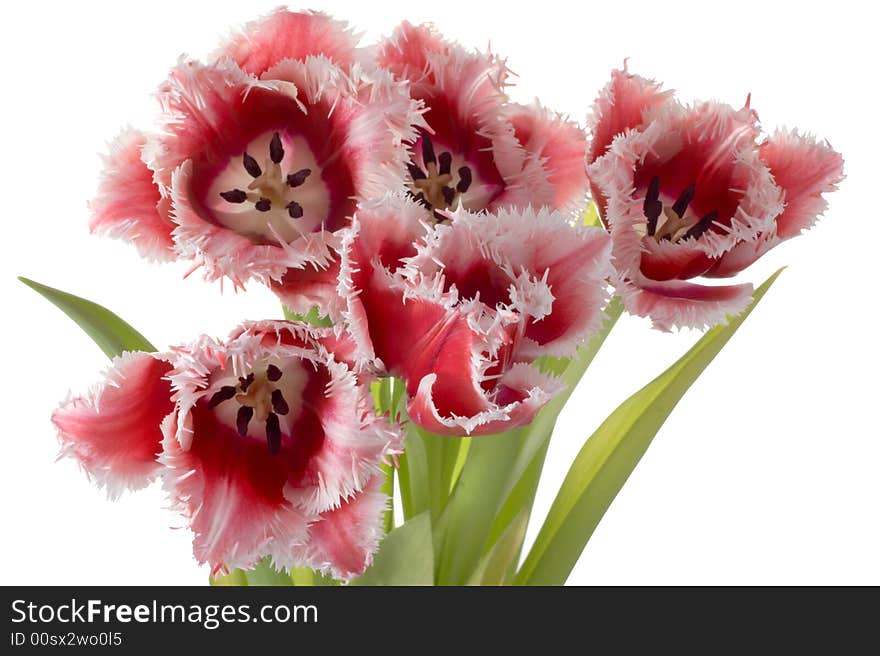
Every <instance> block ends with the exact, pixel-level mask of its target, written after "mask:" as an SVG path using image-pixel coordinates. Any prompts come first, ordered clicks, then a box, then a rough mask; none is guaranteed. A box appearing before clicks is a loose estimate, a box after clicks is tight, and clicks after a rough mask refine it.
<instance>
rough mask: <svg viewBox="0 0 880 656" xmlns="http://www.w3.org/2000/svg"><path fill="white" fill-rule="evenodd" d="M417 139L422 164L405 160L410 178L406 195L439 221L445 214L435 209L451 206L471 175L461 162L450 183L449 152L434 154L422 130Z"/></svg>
mask: <svg viewBox="0 0 880 656" xmlns="http://www.w3.org/2000/svg"><path fill="white" fill-rule="evenodd" d="M421 141H422V143H421V151H422V166H421V167H420V166H419V165H418V164H416V163H415V162H414V161H411V162H410V163H409V164H407V169H408V170H409V175H410V178H411V182H410V187H411V189H410V191H409V195H410V196H411V197H412V198H413V200H415V201H416V202H417V203H420V204H421V205H424V206H425V208H426V209H428V210H431V211H432V213H433V215H434V218H436V219H437V220H439V221H442V220H444V219H445V217H444V216H443V215H442V214H440V213H439V212H440V211H442V210H447V209H451V208H454V207H455V205H456V202H457V200H458V197H459V196H460V195H461V194H464V193H465V192H466V191H467V190H468V189H469V188H470V186H471V183H472V182H473V175H472V173H471V169H470V167H468V166H461V167H459V168H458V171H457V173H458V182H457V183H454V176H453V175H452V153H450V152H449V151H443V152H442V153H440V154H439V155H437V154H436V152H435V150H434V142H433V141H431V138H430V137H429V136H428V135H427V134H425V133H423V134H422V137H421ZM423 167H424V168H423ZM453 184H454V186H453Z"/></svg>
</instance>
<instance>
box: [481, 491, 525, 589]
mask: <svg viewBox="0 0 880 656" xmlns="http://www.w3.org/2000/svg"><path fill="white" fill-rule="evenodd" d="M529 510H530V509H529V508H523V509H522V510H521V511H520V513H519V515H517V516H516V517H515V518H514V519H513V521H512V522H510V524H509V525H508V526H507V528H506V529H504V532H503V533H502V534H501V535H500V536H499V538H498V539H497V540H496V541H495V544H494V545H492V548H491V549H489V551H488V552H487V553H486V555H485V556H483V560H481V561H480V565H479V566H478V567H477V569H476V571H475V572H474V573H473V575H472V576H471V578H470V580H469V581H468V583H467V584H468V585H482V586H486V585H509V584H510V579H511V578H512V573H513V571H514V570H515V569H516V561H517V558H519V553H520V550H521V549H522V543H523V540H525V537H526V528H527V527H528V525H529Z"/></svg>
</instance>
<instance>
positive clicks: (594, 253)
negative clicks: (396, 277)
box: [405, 208, 612, 360]
mask: <svg viewBox="0 0 880 656" xmlns="http://www.w3.org/2000/svg"><path fill="white" fill-rule="evenodd" d="M451 217H452V218H451V223H450V225H444V226H438V227H437V228H436V229H435V231H434V233H433V234H432V236H431V238H430V239H428V240H427V241H426V242H425V245H424V246H422V247H420V249H419V253H418V255H417V256H416V257H413V258H411V259H410V260H408V262H407V266H406V269H405V275H406V276H407V277H408V278H409V279H410V280H411V281H412V282H413V283H414V284H419V281H420V280H422V279H436V281H437V284H438V285H439V286H440V289H442V290H443V291H444V292H445V293H449V294H452V295H453V297H454V298H456V299H458V298H460V299H462V300H463V301H478V302H479V303H481V304H482V305H484V306H486V308H487V309H488V310H490V311H494V312H497V313H498V314H499V316H502V317H503V316H507V315H511V314H513V315H516V316H521V317H522V318H523V319H522V321H523V327H522V330H523V336H524V339H523V340H522V341H521V342H520V343H519V344H518V346H517V348H516V349H515V351H514V352H513V358H514V359H525V360H530V359H533V358H536V357H538V356H540V355H554V356H559V357H570V356H572V355H573V354H574V352H575V350H576V348H577V346H578V345H580V344H583V343H584V342H586V340H588V339H589V338H590V337H591V336H592V335H593V334H594V333H595V331H596V330H598V328H599V326H600V324H601V318H602V308H603V307H604V305H605V302H606V301H607V298H608V294H607V283H606V279H607V278H608V277H609V276H610V275H611V273H612V268H611V264H610V252H611V240H610V238H609V237H608V235H607V233H606V232H605V231H604V230H602V229H600V228H585V227H575V226H573V225H572V224H571V223H569V222H568V220H567V217H566V216H565V215H564V214H562V213H561V212H554V211H551V210H548V209H546V208H543V209H541V210H537V211H535V210H531V209H527V210H522V211H518V210H500V211H498V212H497V213H495V214H474V213H469V212H465V211H459V212H456V213H454V214H452V215H451Z"/></svg>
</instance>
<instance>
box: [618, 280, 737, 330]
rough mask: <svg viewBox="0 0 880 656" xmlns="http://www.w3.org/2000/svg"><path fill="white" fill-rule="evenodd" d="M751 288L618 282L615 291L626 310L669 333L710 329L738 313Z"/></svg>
mask: <svg viewBox="0 0 880 656" xmlns="http://www.w3.org/2000/svg"><path fill="white" fill-rule="evenodd" d="M752 291H753V287H752V285H750V284H745V285H725V286H714V287H708V286H705V285H696V284H693V283H687V282H680V281H667V282H655V281H653V280H648V279H642V280H640V281H638V282H637V283H633V282H631V281H625V282H621V283H619V284H618V286H617V292H618V294H620V296H621V298H622V299H623V303H624V306H625V307H626V309H627V311H628V312H630V313H632V314H635V315H638V316H640V317H650V318H651V322H652V324H653V326H654V327H655V328H657V329H659V330H665V331H669V330H671V329H672V328H673V327H677V328H681V327H687V328H697V329H703V328H709V327H711V326H715V325H717V324H722V323H725V322H726V321H727V317H729V316H730V317H732V316H736V315H738V314H740V313H741V312H742V311H743V310H745V309H746V307H748V304H749V303H750V302H751V300H752Z"/></svg>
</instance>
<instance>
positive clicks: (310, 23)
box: [213, 7, 358, 77]
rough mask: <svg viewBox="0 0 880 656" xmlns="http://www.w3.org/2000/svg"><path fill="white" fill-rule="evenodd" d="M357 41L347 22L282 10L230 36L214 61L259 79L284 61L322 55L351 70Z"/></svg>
mask: <svg viewBox="0 0 880 656" xmlns="http://www.w3.org/2000/svg"><path fill="white" fill-rule="evenodd" d="M357 41H358V38H357V36H356V35H355V34H353V32H352V30H351V28H350V27H349V26H348V24H347V23H345V22H344V21H337V20H333V19H332V18H330V17H329V16H328V15H327V14H324V13H322V12H315V11H305V12H292V11H288V10H287V9H285V8H283V7H279V8H278V9H276V10H275V11H273V12H272V13H270V14H268V15H266V16H263V17H262V18H259V19H257V20H255V21H251V22H250V23H248V24H247V25H245V26H244V28H243V29H242V30H241V31H240V32H237V33H234V34H233V35H231V36H230V38H229V39H228V40H227V42H226V43H225V44H223V46H222V47H221V48H220V49H219V50H218V51H217V52H215V53H214V57H213V59H214V60H219V59H222V58H224V57H228V58H230V59H232V61H234V62H235V63H236V64H238V66H239V67H241V68H242V70H244V71H246V72H248V73H250V74H251V75H255V76H257V77H259V76H261V75H262V74H263V73H265V72H266V71H267V70H269V69H270V68H272V67H273V66H274V65H275V64H277V63H278V62H280V61H282V60H284V59H299V60H304V59H305V58H306V57H308V56H310V55H323V56H324V57H326V58H327V59H330V60H332V61H334V62H336V63H338V64H340V65H341V66H345V67H349V66H351V65H352V64H353V63H354V62H355V60H356V58H357Z"/></svg>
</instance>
